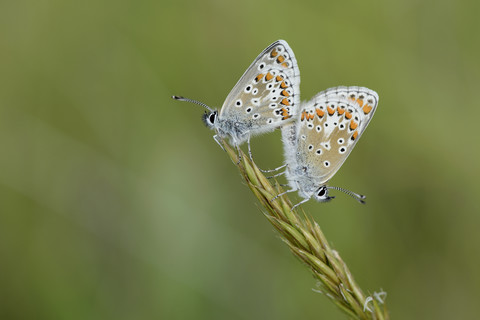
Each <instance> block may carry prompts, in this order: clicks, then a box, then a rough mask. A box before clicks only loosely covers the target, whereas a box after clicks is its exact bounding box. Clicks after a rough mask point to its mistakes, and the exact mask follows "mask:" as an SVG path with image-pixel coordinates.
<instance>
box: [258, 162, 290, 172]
mask: <svg viewBox="0 0 480 320" xmlns="http://www.w3.org/2000/svg"><path fill="white" fill-rule="evenodd" d="M286 166H287V165H286V164H284V165H283V166H280V167H278V168H275V169H270V170H262V169H260V171H262V172H263V173H265V172H266V173H268V172H277V171H278V170H280V169H283V168H285V167H286ZM284 173H285V172H282V173H281V174H284Z"/></svg>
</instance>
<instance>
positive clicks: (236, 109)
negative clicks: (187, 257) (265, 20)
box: [212, 40, 300, 146]
mask: <svg viewBox="0 0 480 320" xmlns="http://www.w3.org/2000/svg"><path fill="white" fill-rule="evenodd" d="M299 102H300V71H299V69H298V65H297V60H296V59H295V55H294V54H293V51H292V49H291V48H290V46H289V45H288V44H287V42H285V41H283V40H278V41H275V42H274V43H272V44H271V45H270V46H268V47H267V48H266V49H265V50H263V51H262V53H261V54H260V55H259V56H258V57H257V58H256V59H255V60H254V61H253V63H252V64H251V65H250V67H249V68H248V69H247V71H245V73H244V74H243V76H242V77H241V78H240V80H239V81H238V82H237V84H236V85H235V86H234V88H233V89H232V91H231V92H230V94H229V95H228V96H227V98H226V100H225V102H224V104H223V106H222V108H221V110H220V113H219V114H218V118H217V119H216V121H215V123H214V124H213V125H212V126H213V128H214V129H216V131H217V133H218V134H219V135H220V136H221V137H222V138H223V137H229V138H230V139H231V141H232V143H233V144H234V145H236V146H238V145H240V144H242V143H244V142H245V141H247V140H249V139H250V137H251V136H255V135H258V134H262V133H266V132H270V131H273V130H274V129H276V128H278V127H280V126H282V125H283V124H285V123H287V122H289V121H291V120H292V116H293V114H295V113H296V112H295V111H294V109H295V108H296V107H297V106H298V104H299Z"/></svg>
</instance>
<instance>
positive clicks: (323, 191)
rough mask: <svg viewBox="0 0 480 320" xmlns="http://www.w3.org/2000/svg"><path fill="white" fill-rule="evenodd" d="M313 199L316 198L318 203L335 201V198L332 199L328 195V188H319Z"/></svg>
mask: <svg viewBox="0 0 480 320" xmlns="http://www.w3.org/2000/svg"><path fill="white" fill-rule="evenodd" d="M313 197H314V198H315V200H317V201H318V202H328V201H330V200H332V199H334V198H335V197H330V196H329V195H328V188H327V186H321V187H320V188H318V189H317V190H316V191H315V193H314V194H313Z"/></svg>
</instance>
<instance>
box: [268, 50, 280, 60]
mask: <svg viewBox="0 0 480 320" xmlns="http://www.w3.org/2000/svg"><path fill="white" fill-rule="evenodd" d="M277 54H278V52H277V49H273V50H272V52H271V53H270V57H272V58H275V57H276V56H277Z"/></svg>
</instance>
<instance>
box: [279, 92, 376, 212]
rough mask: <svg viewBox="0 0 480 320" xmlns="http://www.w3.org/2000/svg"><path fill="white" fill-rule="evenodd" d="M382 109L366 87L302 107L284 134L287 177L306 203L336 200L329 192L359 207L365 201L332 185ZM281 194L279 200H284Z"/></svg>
mask: <svg viewBox="0 0 480 320" xmlns="http://www.w3.org/2000/svg"><path fill="white" fill-rule="evenodd" d="M377 105H378V94H377V93H376V92H375V91H373V90H370V89H368V88H363V87H343V86H342V87H335V88H330V89H327V90H325V91H322V92H320V93H319V94H317V95H316V96H315V97H313V99H312V100H310V101H308V102H305V103H302V104H301V105H300V108H299V113H298V114H297V115H296V116H295V121H294V122H293V123H291V124H289V125H286V126H284V127H283V128H282V140H283V146H284V152H285V159H286V160H285V165H286V171H285V172H284V173H285V175H286V178H287V180H288V184H289V186H290V188H291V189H290V190H287V191H286V192H284V193H282V194H285V193H287V192H293V191H298V193H299V195H300V196H301V197H303V198H304V200H302V201H301V202H300V203H298V204H296V205H295V206H294V207H293V208H292V210H293V209H294V208H295V207H297V206H298V205H300V204H302V203H305V202H306V201H308V200H310V199H311V198H314V199H315V200H317V201H320V202H324V201H329V200H331V199H333V198H334V197H331V196H329V195H328V190H329V189H336V190H340V191H343V192H345V193H347V194H349V195H351V196H352V197H354V198H356V199H357V200H358V201H360V202H362V203H363V202H364V199H365V196H362V195H359V194H356V193H354V192H352V191H349V190H345V189H342V188H338V187H331V186H327V185H326V184H327V182H328V181H329V180H330V179H331V178H332V177H333V176H334V175H335V173H336V172H337V171H338V170H339V169H340V167H341V166H342V164H343V163H344V161H345V160H346V159H347V157H348V155H349V154H350V152H352V150H353V148H354V146H355V145H356V143H357V142H358V140H359V139H360V137H361V135H362V134H363V132H364V131H365V129H366V128H367V126H368V124H369V122H370V120H371V119H372V117H373V115H374V113H375V111H376V109H377ZM282 194H280V195H282Z"/></svg>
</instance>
